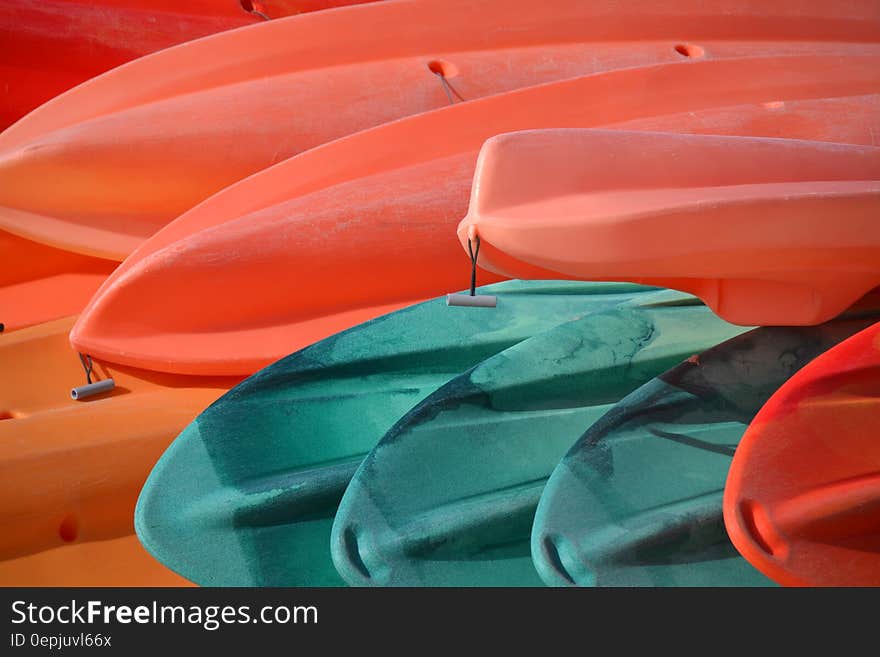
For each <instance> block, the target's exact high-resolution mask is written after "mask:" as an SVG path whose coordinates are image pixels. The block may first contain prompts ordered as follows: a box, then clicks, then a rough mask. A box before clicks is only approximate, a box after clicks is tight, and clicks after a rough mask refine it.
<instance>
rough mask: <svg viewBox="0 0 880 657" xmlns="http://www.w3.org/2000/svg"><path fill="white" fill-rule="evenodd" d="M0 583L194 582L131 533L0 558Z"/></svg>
mask: <svg viewBox="0 0 880 657" xmlns="http://www.w3.org/2000/svg"><path fill="white" fill-rule="evenodd" d="M0 586H125V587H130V586H193V584H192V583H191V582H188V581H187V580H185V579H184V578H183V577H181V576H180V575H177V574H175V573H173V572H172V571H170V570H168V569H167V568H165V567H164V566H163V565H162V564H160V563H159V562H158V561H156V560H155V559H154V558H153V557H151V556H150V554H149V553H148V552H147V551H146V550H144V548H143V547H141V544H140V543H138V540H137V537H136V536H135V535H134V534H129V535H128V536H123V537H122V538H114V539H109V540H106V541H90V542H88V543H77V544H74V545H65V546H64V547H59V548H54V549H52V550H46V551H44V552H38V553H36V554H29V555H28V556H26V557H18V558H15V559H5V560H0Z"/></svg>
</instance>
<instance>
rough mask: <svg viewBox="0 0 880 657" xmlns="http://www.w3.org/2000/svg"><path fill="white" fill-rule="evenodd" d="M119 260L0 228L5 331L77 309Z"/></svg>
mask: <svg viewBox="0 0 880 657" xmlns="http://www.w3.org/2000/svg"><path fill="white" fill-rule="evenodd" d="M117 264H118V263H116V262H114V261H112V260H102V259H100V258H91V257H89V256H84V255H80V254H77V253H71V252H69V251H61V250H59V249H54V248H52V247H50V246H45V245H43V244H40V243H38V242H33V241H31V240H26V239H24V238H21V237H18V236H16V235H12V234H10V233H7V232H4V231H2V230H0V322H2V323H3V324H4V326H5V328H4V330H5V331H13V330H15V329H19V328H23V327H25V326H33V325H34V324H42V323H43V322H47V321H49V320H53V319H61V318H62V317H68V316H70V315H73V314H76V313H78V312H80V311H81V310H82V309H83V307H84V306H85V305H86V303H87V302H88V300H89V299H90V298H91V297H92V295H93V294H94V293H95V291H96V290H97V289H98V288H99V287H100V285H101V283H103V282H104V280H105V279H106V278H107V276H108V274H110V272H112V271H113V269H115V268H116V265H117Z"/></svg>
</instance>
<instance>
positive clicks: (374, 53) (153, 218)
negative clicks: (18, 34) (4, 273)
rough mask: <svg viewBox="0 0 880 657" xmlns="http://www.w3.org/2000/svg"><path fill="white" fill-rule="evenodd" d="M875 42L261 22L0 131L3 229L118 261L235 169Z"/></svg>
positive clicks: (756, 14)
mask: <svg viewBox="0 0 880 657" xmlns="http://www.w3.org/2000/svg"><path fill="white" fill-rule="evenodd" d="M499 15H501V16H503V28H502V29H499ZM365 26H369V29H366V28H365ZM681 39H687V40H688V42H694V43H697V44H698V45H699V48H701V49H702V54H701V55H700V56H699V57H690V56H688V55H687V54H684V55H683V54H681V53H680V52H679V51H678V50H676V46H680V45H681V44H680V43H679V40H681ZM878 40H880V9H878V7H877V6H874V5H873V4H872V3H865V2H849V3H845V4H841V5H839V4H835V6H834V7H830V6H829V5H828V4H827V3H823V2H818V1H817V0H809V1H808V0H782V1H780V2H776V3H773V4H772V5H770V4H768V3H766V2H755V1H754V0H752V1H750V2H743V1H742V0H711V2H707V1H706V0H663V1H662V2H658V1H657V0H637V1H629V2H625V3H624V2H613V3H612V4H611V5H608V4H605V3H594V2H583V1H582V0H556V1H554V2H552V3H540V2H539V3H536V2H532V1H531V0H418V1H410V0H401V1H392V2H377V3H368V4H364V5H359V6H353V7H344V8H340V9H337V10H334V11H329V12H314V13H310V14H305V15H301V16H295V17H290V18H287V19H282V20H277V21H269V22H267V23H262V24H259V25H253V26H251V27H248V28H243V29H240V30H232V31H229V32H225V33H223V34H217V35H213V36H210V37H207V38H204V39H199V40H196V41H192V42H189V43H185V44H182V45H180V46H176V47H174V48H169V49H166V50H163V51H160V52H157V53H154V54H152V55H149V56H146V57H143V58H141V59H138V60H135V61H133V62H129V63H128V64H126V65H124V66H121V67H119V68H117V69H115V70H113V71H109V72H108V73H105V74H104V75H102V76H99V77H97V78H95V79H92V80H90V81H88V82H86V83H84V84H82V85H80V86H79V87H77V88H75V89H72V90H70V91H68V92H67V93H65V94H63V95H62V96H59V97H58V98H56V99H53V100H51V101H49V102H48V103H46V104H45V105H43V106H41V107H40V108H38V109H37V110H35V111H34V112H32V113H31V114H30V115H28V116H27V117H26V118H24V119H22V120H21V121H19V122H18V123H16V124H15V125H14V126H12V127H11V128H9V129H8V130H7V131H6V132H5V133H3V134H2V135H0V178H2V179H3V180H4V181H5V182H6V183H8V184H6V185H4V186H2V187H0V228H4V229H6V230H9V231H11V232H15V233H17V234H19V235H22V236H24V237H31V238H33V239H36V240H38V241H42V242H45V243H47V244H51V245H53V246H59V247H62V248H66V249H69V250H74V251H78V252H82V253H87V254H91V255H98V256H101V257H105V258H113V259H118V260H122V259H123V258H124V257H125V256H127V255H128V254H129V253H130V252H131V251H132V249H134V248H135V247H136V246H138V244H140V243H141V242H142V241H143V240H144V239H146V238H147V237H149V236H150V235H152V234H153V233H154V232H156V230H158V229H159V228H161V227H162V226H163V225H165V224H166V223H167V222H169V221H171V220H172V219H174V218H176V217H177V216H178V215H180V214H181V213H182V212H184V211H186V210H188V209H190V208H191V207H192V206H193V205H195V204H196V203H198V202H200V201H202V200H204V199H205V198H207V197H208V196H210V195H211V194H213V193H215V192H217V191H219V190H221V189H223V188H224V187H226V186H228V185H229V184H231V183H233V182H235V181H237V180H240V179H242V178H244V177H245V176H247V175H249V174H252V173H255V172H257V171H259V170H260V169H263V168H265V167H267V166H270V165H272V164H275V163H278V162H280V161H282V160H284V159H285V158H288V157H291V156H293V155H296V154H297V153H301V152H303V151H305V150H307V149H309V148H313V147H315V146H317V145H319V144H322V143H325V142H327V141H330V140H332V139H335V138H338V137H342V136H344V135H347V134H351V133H353V132H356V131H358V130H363V129H365V128H369V127H371V126H376V125H379V124H382V123H385V122H387V121H392V120H394V119H398V118H401V117H404V116H408V115H411V114H416V113H419V112H424V111H428V110H432V109H437V108H440V107H445V106H447V105H449V104H450V103H452V102H460V101H462V100H473V99H475V98H479V97H482V96H486V95H489V94H494V93H499V92H503V91H509V90H512V89H517V88H520V87H523V86H526V85H530V84H537V83H541V82H549V81H552V80H562V79H566V78H571V77H574V76H577V75H584V74H588V73H595V72H600V71H607V70H610V69H620V68H626V67H633V66H641V65H648V64H657V63H663V62H675V61H684V62H688V61H696V60H697V59H703V60H711V59H714V58H718V57H740V56H744V55H750V54H751V55H775V56H788V55H794V54H801V55H815V56H822V57H832V58H834V57H838V56H840V55H842V54H844V53H846V54H848V55H858V54H859V53H861V54H866V53H869V52H873V53H876V50H877V42H878ZM328 44H332V47H328ZM169 72H171V73H169ZM441 77H442V79H441ZM671 93H676V92H675V91H671ZM48 181H51V183H52V184H51V186H48V187H47V182H48ZM4 206H5V207H8V208H11V209H13V210H15V213H7V212H6V211H5V209H4Z"/></svg>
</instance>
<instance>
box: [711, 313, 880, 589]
mask: <svg viewBox="0 0 880 657" xmlns="http://www.w3.org/2000/svg"><path fill="white" fill-rule="evenodd" d="M878 389H880V324H875V325H874V326H872V327H870V328H868V329H865V330H864V331H862V332H861V333H858V334H856V335H854V336H853V337H851V338H849V339H848V340H846V341H845V342H843V343H841V344H840V345H838V346H836V347H834V348H832V349H831V350H830V351H827V352H826V353H824V354H822V355H821V356H819V357H818V358H817V359H816V360H814V361H813V362H812V363H810V364H809V365H807V366H806V367H805V368H804V369H802V370H801V371H800V372H798V373H797V374H796V375H795V376H793V377H792V378H791V379H790V380H789V381H788V382H787V383H786V384H785V385H784V386H783V387H782V388H780V389H779V390H778V391H777V392H776V393H775V394H774V395H773V396H772V397H771V398H770V399H769V400H768V401H767V403H766V404H765V405H764V407H763V408H762V409H761V411H760V412H759V413H758V415H757V416H755V419H754V420H753V421H752V423H751V425H750V426H749V429H748V430H747V431H746V433H745V435H744V436H743V439H742V442H741V443H740V445H739V447H738V448H737V450H736V454H735V455H734V457H733V463H732V464H731V467H730V472H729V474H728V476H727V485H726V487H725V491H724V522H725V524H726V526H727V532H728V534H730V538H731V540H732V541H733V544H734V545H735V546H736V548H737V549H738V550H739V551H740V553H741V554H742V555H743V556H744V557H745V558H746V559H748V560H749V561H750V562H751V564H752V565H753V566H755V567H756V568H757V569H758V570H760V571H761V572H763V573H764V574H765V575H767V576H768V577H771V578H772V579H774V580H776V581H777V582H779V583H780V584H786V585H790V586H880V532H878V526H880V440H877V423H878V421H880V404H878V396H877V391H878Z"/></svg>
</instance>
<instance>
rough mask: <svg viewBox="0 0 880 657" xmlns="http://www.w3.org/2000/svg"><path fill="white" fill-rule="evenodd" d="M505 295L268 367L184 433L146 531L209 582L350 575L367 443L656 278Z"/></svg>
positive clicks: (142, 533)
mask: <svg viewBox="0 0 880 657" xmlns="http://www.w3.org/2000/svg"><path fill="white" fill-rule="evenodd" d="M478 291H479V292H481V293H483V294H496V295H497V296H498V306H497V307H496V308H494V309H491V310H490V309H484V308H454V307H453V308H450V307H448V306H447V305H446V300H445V298H439V299H435V300H432V301H429V302H426V303H423V304H420V305H417V306H413V307H410V308H406V309H404V310H400V311H398V312H396V313H394V314H391V315H387V316H385V317H380V318H378V319H375V320H373V321H371V322H368V323H366V324H363V325H361V326H357V327H354V328H352V329H350V330H348V331H345V332H343V333H340V334H338V335H335V336H333V337H331V338H328V339H326V340H323V341H321V342H319V343H318V344H315V345H313V346H311V347H309V348H307V349H304V350H302V351H299V352H297V353H294V354H292V355H290V356H288V357H287V358H284V359H282V360H280V361H278V362H277V363H274V364H273V365H271V366H270V367H267V368H266V369H264V370H262V371H260V372H257V373H256V374H255V375H253V376H252V377H250V378H249V379H247V380H245V381H244V382H243V383H241V384H240V385H238V386H237V387H235V388H233V389H232V390H230V391H229V392H228V393H227V394H226V395H224V396H223V397H222V398H220V399H219V400H218V401H217V402H216V403H215V404H214V405H213V406H211V407H210V408H208V409H207V410H206V411H205V412H203V413H202V414H201V415H200V416H199V417H198V418H197V419H196V421H195V422H193V423H192V424H191V425H190V426H188V427H187V428H186V430H185V431H184V432H183V433H182V434H181V435H180V436H179V437H178V438H177V440H175V441H174V443H173V444H172V445H171V447H169V448H168V450H167V451H166V452H165V454H164V455H163V456H162V459H161V460H160V461H159V463H158V464H157V465H156V467H155V468H154V469H153V472H152V474H151V475H150V478H149V479H148V480H147V483H146V485H145V486H144V489H143V492H142V493H141V496H140V499H139V500H138V506H137V512H136V517H135V524H136V527H137V532H138V536H139V537H140V539H141V541H142V542H143V544H144V545H145V546H146V547H147V549H149V550H150V552H151V553H152V554H153V555H155V556H156V557H157V558H158V559H159V560H160V561H162V562H163V563H164V564H166V565H167V566H168V567H170V568H172V569H173V570H175V571H177V572H179V573H181V574H183V575H184V576H185V577H187V578H188V579H191V580H193V581H195V582H197V583H199V584H203V585H218V586H242V585H251V586H270V585H274V586H324V585H339V584H341V583H342V580H340V579H339V576H338V575H337V574H336V571H335V570H334V568H333V563H332V561H331V558H330V550H329V545H330V528H331V523H332V522H333V515H334V514H335V512H336V506H337V504H338V502H339V499H340V498H341V497H342V493H343V491H344V490H345V486H346V485H347V484H348V482H349V480H350V478H351V476H352V474H354V471H355V469H356V468H357V466H358V464H359V463H360V462H361V459H362V458H363V457H364V455H366V453H367V452H368V451H369V450H370V449H371V448H372V447H373V446H374V445H375V444H376V443H377V442H378V441H379V439H380V438H381V437H382V436H383V435H384V434H385V432H387V431H388V430H389V429H390V428H391V427H392V425H393V424H394V423H395V422H396V421H397V420H398V419H399V418H400V417H401V416H402V415H403V414H405V413H406V412H407V411H408V410H409V409H410V408H412V406H413V405H415V404H417V403H418V402H419V401H421V400H422V399H423V398H424V397H425V396H427V395H428V394H430V393H431V392H433V391H434V390H435V389H436V388H437V387H438V386H440V385H443V384H444V383H446V382H447V381H448V380H449V379H451V378H453V377H455V376H457V375H458V374H460V373H461V372H463V371H465V370H467V369H468V368H469V367H472V366H474V365H475V364H477V363H479V362H480V361H481V360H483V359H484V358H487V357H489V356H491V355H493V354H495V353H497V352H499V351H501V350H503V349H505V348H507V347H509V346H511V345H512V344H515V343H517V342H519V341H520V340H523V339H525V338H527V337H529V336H531V335H533V334H535V333H537V332H540V331H542V330H544V329H547V328H550V327H552V326H555V325H556V324H557V323H559V322H562V321H565V320H567V319H569V318H573V317H577V316H579V315H581V314H584V313H588V312H591V311H598V310H602V309H606V308H609V307H613V306H615V305H617V304H619V303H622V302H624V301H626V300H628V299H631V298H633V297H644V296H647V295H649V294H653V292H651V291H650V290H649V289H647V288H639V287H637V286H632V285H620V284H593V283H586V284H585V283H577V284H572V283H554V282H540V283H539V282H533V283H522V282H518V281H510V282H506V283H500V284H498V285H493V286H489V287H484V288H478Z"/></svg>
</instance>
